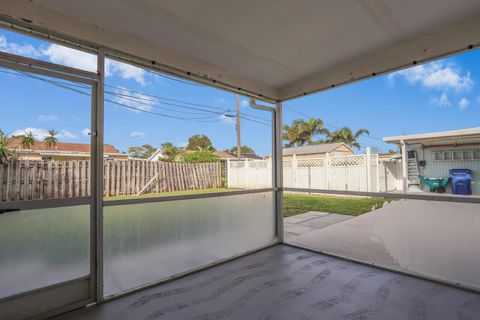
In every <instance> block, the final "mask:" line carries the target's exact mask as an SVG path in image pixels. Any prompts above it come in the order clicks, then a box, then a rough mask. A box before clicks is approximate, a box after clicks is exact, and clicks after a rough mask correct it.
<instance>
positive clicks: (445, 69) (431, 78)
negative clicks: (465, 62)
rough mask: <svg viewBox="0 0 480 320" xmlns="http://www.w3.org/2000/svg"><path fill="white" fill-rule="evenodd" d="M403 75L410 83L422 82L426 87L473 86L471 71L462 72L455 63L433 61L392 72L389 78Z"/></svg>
mask: <svg viewBox="0 0 480 320" xmlns="http://www.w3.org/2000/svg"><path fill="white" fill-rule="evenodd" d="M395 77H402V78H404V80H405V81H407V82H408V83H410V84H412V85H414V84H420V85H421V86H423V87H424V88H429V89H438V90H455V91H461V90H468V89H470V88H471V87H472V86H473V80H472V78H471V76H470V72H466V73H465V74H461V72H460V70H458V68H456V67H455V66H454V65H453V64H449V65H447V64H445V63H443V62H431V63H428V64H425V65H420V66H416V67H413V68H409V69H405V70H402V71H398V72H394V73H391V74H390V75H389V76H388V78H389V79H394V78H395Z"/></svg>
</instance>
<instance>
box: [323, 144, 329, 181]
mask: <svg viewBox="0 0 480 320" xmlns="http://www.w3.org/2000/svg"><path fill="white" fill-rule="evenodd" d="M323 166H324V167H325V189H327V190H330V152H327V153H325V163H324V164H323Z"/></svg>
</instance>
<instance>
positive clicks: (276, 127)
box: [250, 99, 284, 243]
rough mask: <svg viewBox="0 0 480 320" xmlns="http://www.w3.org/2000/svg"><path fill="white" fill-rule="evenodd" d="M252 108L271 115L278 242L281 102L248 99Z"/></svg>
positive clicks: (281, 236)
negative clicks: (259, 101) (268, 103)
mask: <svg viewBox="0 0 480 320" xmlns="http://www.w3.org/2000/svg"><path fill="white" fill-rule="evenodd" d="M250 107H252V108H253V109H258V110H263V111H268V112H270V113H271V116H272V186H273V187H274V188H275V190H276V191H275V224H276V228H275V229H276V235H277V241H278V242H279V243H283V242H284V233H283V152H282V103H281V102H277V103H276V108H272V107H268V106H264V105H259V104H257V103H256V102H255V99H250Z"/></svg>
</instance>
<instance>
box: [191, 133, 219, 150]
mask: <svg viewBox="0 0 480 320" xmlns="http://www.w3.org/2000/svg"><path fill="white" fill-rule="evenodd" d="M187 150H211V151H215V148H214V147H213V146H212V141H210V138H209V137H207V136H206V135H204V134H196V135H193V136H191V137H190V138H189V139H188V145H187Z"/></svg>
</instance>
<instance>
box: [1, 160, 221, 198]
mask: <svg viewBox="0 0 480 320" xmlns="http://www.w3.org/2000/svg"><path fill="white" fill-rule="evenodd" d="M221 186H222V170H221V165H220V163H219V162H216V163H169V162H161V161H146V160H123V161H120V160H116V161H115V160H106V161H105V162H104V195H105V196H124V195H137V194H139V193H149V192H170V191H182V190H194V189H204V188H219V187H221ZM88 195H90V161H89V160H72V161H28V160H10V161H8V163H7V164H6V165H5V166H0V201H18V200H37V199H55V198H69V197H80V196H88Z"/></svg>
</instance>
